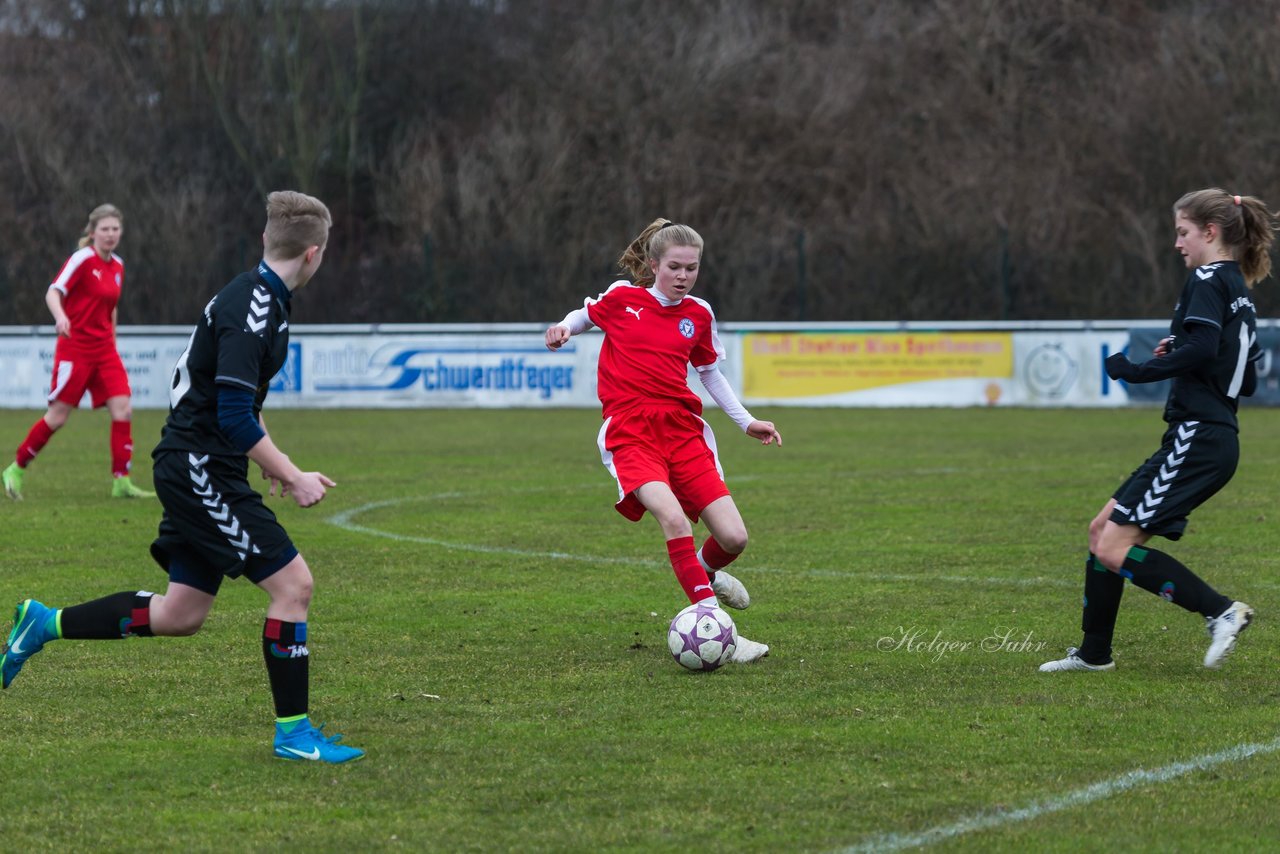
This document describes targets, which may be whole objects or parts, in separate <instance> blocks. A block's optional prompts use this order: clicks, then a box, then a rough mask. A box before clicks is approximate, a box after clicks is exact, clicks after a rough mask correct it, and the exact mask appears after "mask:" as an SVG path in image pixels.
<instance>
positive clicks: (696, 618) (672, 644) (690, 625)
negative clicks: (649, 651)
mask: <svg viewBox="0 0 1280 854" xmlns="http://www.w3.org/2000/svg"><path fill="white" fill-rule="evenodd" d="M737 645H738V629H737V628H736V627H735V626H734V625H733V618H732V617H730V616H729V615H728V614H727V613H725V611H724V609H723V608H721V607H720V606H719V605H717V604H716V603H715V600H714V599H713V600H710V601H706V602H698V603H697V604H694V605H690V606H689V607H688V608H685V609H684V610H683V611H681V612H680V613H679V614H676V616H675V618H674V619H673V620H672V621H671V629H670V630H669V631H668V632H667V646H668V647H669V648H670V649H671V655H672V657H674V658H675V660H676V661H678V662H680V663H681V664H682V665H684V666H685V667H687V668H689V669H690V670H715V669H716V668H717V667H719V666H720V665H722V664H724V663H725V662H727V661H729V659H731V658H733V651H734V649H735V648H736V647H737Z"/></svg>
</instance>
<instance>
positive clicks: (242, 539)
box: [0, 191, 364, 763]
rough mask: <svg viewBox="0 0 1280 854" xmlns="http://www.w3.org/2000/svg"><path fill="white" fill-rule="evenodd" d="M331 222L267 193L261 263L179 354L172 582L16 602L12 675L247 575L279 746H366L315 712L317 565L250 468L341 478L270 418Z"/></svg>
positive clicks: (210, 597)
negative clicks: (269, 399)
mask: <svg viewBox="0 0 1280 854" xmlns="http://www.w3.org/2000/svg"><path fill="white" fill-rule="evenodd" d="M331 224H332V219H331V217H330V215H329V210H328V208H326V207H325V205H324V203H323V202H321V201H320V200H319V199H315V198H312V197H311V196H306V195H303V194H302V193H295V192H288V191H285V192H277V193H272V194H271V195H270V196H268V197H267V226H266V230H265V231H264V232H263V235H262V238H263V246H264V253H263V260H262V262H261V263H259V264H258V266H257V268H256V269H255V270H253V271H252V272H249V273H243V274H241V275H239V276H237V277H236V278H235V279H233V280H232V281H231V282H230V283H229V284H227V285H226V286H225V287H224V288H223V289H222V290H221V291H219V292H218V294H217V295H216V296H215V297H214V298H213V299H212V300H210V301H209V304H208V305H206V306H205V308H204V312H203V315H202V317H201V318H200V319H199V321H198V322H197V323H196V328H195V331H194V332H192V333H191V340H190V342H189V343H188V344H187V349H186V351H185V352H183V354H182V355H181V356H180V357H179V358H178V361H177V364H176V365H175V366H174V373H173V383H172V387H171V389H170V392H169V418H168V420H167V421H166V422H165V425H164V430H163V431H162V433H161V438H160V444H159V445H157V446H156V449H155V452H154V453H153V454H152V456H153V458H154V460H155V465H154V470H153V471H154V476H153V479H154V482H155V487H156V494H157V495H158V497H159V498H160V501H161V503H162V504H163V506H164V516H163V518H162V519H161V520H160V531H159V534H158V535H157V536H156V540H155V542H154V543H152V545H151V555H152V557H154V558H155V560H156V562H157V563H159V564H160V566H161V567H162V568H163V569H164V570H165V571H166V572H167V573H168V576H169V586H168V588H167V590H166V591H165V593H164V594H163V595H157V594H153V593H149V592H146V591H133V590H129V591H126V592H123V593H115V594H113V595H110V596H107V597H104V598H102V599H96V600H94V601H91V602H86V603H84V604H81V605H75V606H72V607H69V608H50V607H48V606H46V605H44V604H42V603H40V602H38V601H36V600H34V599H27V600H25V601H24V602H21V603H19V605H18V609H17V612H16V613H15V615H14V626H13V630H12V631H11V632H10V634H9V638H8V643H7V645H6V647H5V654H4V658H3V660H2V661H0V671H2V672H3V686H4V687H5V688H8V687H9V684H10V683H11V682H12V681H13V679H14V678H15V677H16V676H17V675H18V672H19V670H21V668H22V665H23V664H24V663H25V662H26V660H27V659H28V658H30V657H31V656H32V655H34V654H35V653H37V652H39V651H40V649H41V648H42V647H43V646H44V644H46V643H48V642H49V641H53V640H57V639H59V638H67V639H72V638H78V639H102V640H106V639H116V638H122V637H129V636H142V637H151V636H160V635H169V636H180V635H193V634H195V633H196V632H197V631H198V630H199V629H200V627H201V625H203V624H204V621H205V618H206V617H207V616H208V615H209V610H210V609H211V608H212V607H213V602H214V597H215V596H216V595H217V593H218V588H219V587H220V586H221V584H222V580H223V578H224V577H226V578H235V577H237V576H240V575H243V576H245V577H246V578H248V579H249V580H250V581H252V582H253V583H254V584H256V585H258V586H259V587H261V588H262V589H263V590H265V591H266V592H267V594H268V595H269V596H270V599H271V601H270V604H269V605H268V606H267V615H266V622H265V624H264V626H263V633H262V651H263V658H264V659H265V661H266V666H267V676H268V680H269V682H270V684H271V693H272V697H273V699H274V701H275V709H276V732H275V741H274V750H275V755H276V756H278V757H280V758H282V759H296V760H304V759H305V760H315V761H320V762H331V763H337V762H347V761H349V760H352V759H358V758H360V757H361V756H363V755H364V752H363V751H361V750H358V749H356V748H353V747H347V746H346V745H342V744H339V743H338V739H339V736H325V735H324V734H323V733H322V732H321V731H320V729H319V728H317V727H315V726H313V725H312V724H311V721H310V719H309V717H308V708H307V706H308V685H309V676H308V667H307V662H308V656H309V651H308V649H307V609H308V606H309V605H310V603H311V591H312V579H311V571H310V569H308V567H307V564H306V561H304V560H303V558H302V555H300V554H299V553H298V550H297V549H296V548H295V547H294V545H293V542H292V541H291V540H290V539H289V535H288V534H287V533H286V532H285V530H284V528H282V527H281V526H280V523H279V522H278V521H276V517H275V514H274V513H272V512H271V511H270V510H269V509H267V507H266V505H265V504H264V503H263V501H262V496H261V495H259V494H258V493H257V492H255V491H254V490H253V489H252V488H251V487H250V486H249V481H248V471H249V460H253V461H254V462H255V463H257V464H258V465H259V467H261V469H262V474H263V477H265V478H269V479H270V481H271V486H270V490H269V492H270V494H272V495H274V494H275V491H276V488H277V487H280V490H281V495H282V496H283V495H292V496H293V499H294V501H296V502H297V503H298V506H300V507H310V506H312V505H314V504H316V503H317V502H319V501H320V500H321V499H323V498H324V495H325V490H326V488H328V487H331V486H334V485H335V484H334V482H333V481H331V480H330V479H329V478H327V477H326V476H325V475H323V474H321V473H320V472H314V471H313V472H304V471H302V470H300V469H299V468H298V467H297V466H295V465H294V464H293V463H292V462H290V460H289V458H288V457H287V456H285V454H283V453H282V452H281V451H280V450H279V449H278V448H277V447H276V446H275V443H274V442H273V441H272V440H271V437H270V436H269V435H267V432H266V428H265V425H264V423H263V421H262V404H263V401H264V400H265V399H266V396H267V387H268V385H269V383H270V382H271V378H272V377H273V376H275V374H276V373H277V372H278V371H279V370H280V368H281V366H283V365H284V362H285V356H286V354H287V352H288V347H289V303H290V299H291V298H292V296H293V292H294V291H296V290H297V289H298V288H301V287H303V286H304V285H306V284H307V283H308V282H309V281H310V280H311V277H312V276H314V275H315V272H316V270H318V269H319V267H320V262H321V261H322V260H323V258H324V250H325V246H326V244H327V243H328V239H329V227H330V226H331Z"/></svg>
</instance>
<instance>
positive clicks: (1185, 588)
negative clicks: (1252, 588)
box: [1120, 546, 1231, 617]
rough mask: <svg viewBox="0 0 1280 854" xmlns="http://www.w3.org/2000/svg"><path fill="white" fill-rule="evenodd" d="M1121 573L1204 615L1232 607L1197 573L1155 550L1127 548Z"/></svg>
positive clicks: (1177, 603)
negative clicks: (1127, 552) (1127, 553)
mask: <svg viewBox="0 0 1280 854" xmlns="http://www.w3.org/2000/svg"><path fill="white" fill-rule="evenodd" d="M1120 574H1121V575H1123V576H1124V577H1125V578H1128V579H1129V580H1130V581H1132V582H1133V583H1134V584H1136V585H1138V586H1139V587H1141V588H1142V589H1143V590H1147V591H1150V592H1151V593H1154V594H1156V595H1157V596H1160V597H1163V598H1164V599H1167V600H1169V601H1170V602H1172V603H1173V604H1175V605H1178V606H1179V607H1182V608H1186V609H1187V610H1188V611H1195V612H1196V613H1197V614H1203V615H1204V616H1206V617H1216V616H1218V615H1219V614H1221V613H1222V612H1223V611H1225V610H1227V608H1229V607H1231V600H1230V599H1228V598H1227V597H1226V596H1223V595H1222V594H1221V593H1219V592H1218V591H1216V590H1214V589H1213V588H1212V587H1210V586H1209V585H1208V584H1206V583H1205V582H1204V580H1203V579H1202V578H1200V576H1198V575H1196V574H1195V573H1194V572H1192V571H1191V570H1189V569H1187V568H1186V567H1185V566H1183V565H1182V564H1181V563H1179V562H1178V560H1177V559H1176V558H1173V557H1170V556H1169V555H1167V554H1165V553H1164V552H1161V551H1156V550H1155V549H1147V548H1143V547H1141V546H1134V547H1133V548H1131V549H1129V555H1128V557H1126V558H1125V559H1124V564H1123V565H1122V566H1121V567H1120Z"/></svg>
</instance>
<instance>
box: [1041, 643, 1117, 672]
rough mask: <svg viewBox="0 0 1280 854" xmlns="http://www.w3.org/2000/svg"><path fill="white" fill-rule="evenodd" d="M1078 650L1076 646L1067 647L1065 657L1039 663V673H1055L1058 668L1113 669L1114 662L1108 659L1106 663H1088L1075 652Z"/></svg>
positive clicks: (1114, 666)
mask: <svg viewBox="0 0 1280 854" xmlns="http://www.w3.org/2000/svg"><path fill="white" fill-rule="evenodd" d="M1078 652H1080V650H1079V649H1077V648H1076V647H1074V646H1073V647H1068V648H1067V657H1066V658H1059V659H1058V660H1057V661H1046V662H1045V663H1044V664H1042V665H1040V672H1041V673H1057V672H1058V671H1060V670H1115V669H1116V663H1115V662H1114V661H1108V662H1107V663H1106V664H1090V663H1089V662H1087V661H1085V660H1084V659H1083V658H1081V657H1080V656H1079V655H1077V653H1078Z"/></svg>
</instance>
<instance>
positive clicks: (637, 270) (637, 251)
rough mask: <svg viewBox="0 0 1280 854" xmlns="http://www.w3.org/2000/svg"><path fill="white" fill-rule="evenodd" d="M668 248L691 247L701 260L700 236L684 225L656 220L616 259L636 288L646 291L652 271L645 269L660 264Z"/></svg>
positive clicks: (651, 278) (665, 220) (650, 283)
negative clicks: (629, 275) (655, 262)
mask: <svg viewBox="0 0 1280 854" xmlns="http://www.w3.org/2000/svg"><path fill="white" fill-rule="evenodd" d="M672 246H692V247H693V248H695V249H697V250H698V256H699V257H701V256H702V235H700V234H698V232H696V231H694V230H693V229H692V228H690V227H689V226H687V225H680V224H679V223H675V222H672V221H671V220H669V219H662V218H661V217H659V218H658V219H655V220H654V221H653V222H651V223H649V224H648V225H647V226H646V227H645V229H644V231H642V232H640V234H639V235H638V236H637V237H636V239H635V240H633V241H631V245H630V246H628V247H627V251H625V252H623V253H622V257H620V258H619V259H618V266H619V267H621V268H622V270H623V271H624V272H626V273H630V274H631V278H632V280H633V281H634V282H635V283H636V284H637V285H640V286H641V287H646V288H647V287H649V286H650V285H652V284H653V271H652V270H650V269H649V262H650V261H661V260H662V255H663V253H665V252H666V251H667V250H668V249H670V248H671V247H672Z"/></svg>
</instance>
